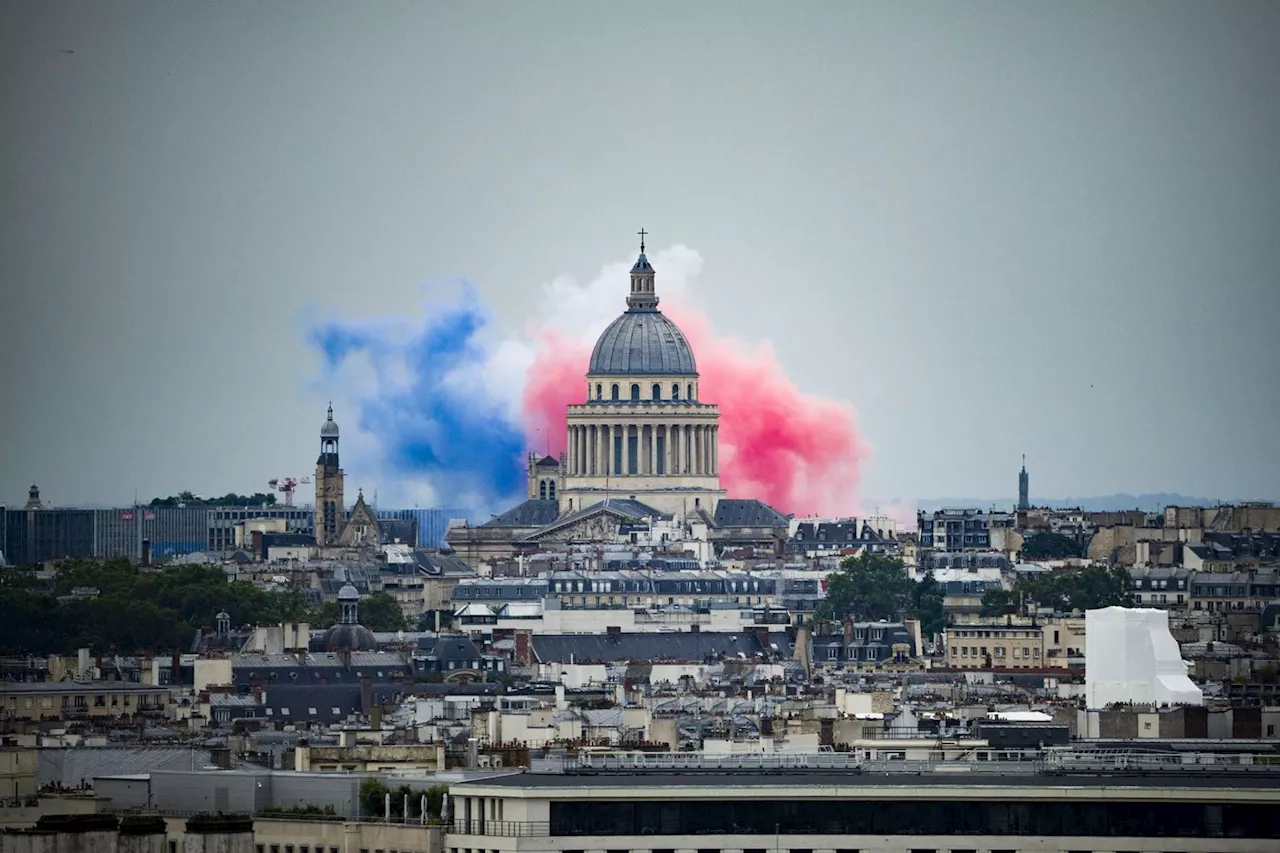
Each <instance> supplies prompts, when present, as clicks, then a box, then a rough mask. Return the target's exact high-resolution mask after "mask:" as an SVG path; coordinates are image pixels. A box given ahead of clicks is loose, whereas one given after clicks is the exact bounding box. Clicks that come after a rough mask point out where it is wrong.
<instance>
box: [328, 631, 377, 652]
mask: <svg viewBox="0 0 1280 853" xmlns="http://www.w3.org/2000/svg"><path fill="white" fill-rule="evenodd" d="M320 642H321V643H323V645H324V650H325V651H326V652H346V651H351V652H376V651H377V650H378V640H377V638H376V637H374V636H373V632H372V631H370V630H369V629H368V628H366V627H365V626H363V625H343V624H338V625H334V626H333V627H332V628H330V629H329V630H328V631H325V632H324V637H323V638H322V639H321V641H320Z"/></svg>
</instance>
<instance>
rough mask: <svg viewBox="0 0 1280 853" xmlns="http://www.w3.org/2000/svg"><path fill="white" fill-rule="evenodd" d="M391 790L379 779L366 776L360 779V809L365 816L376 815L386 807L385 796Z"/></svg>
mask: <svg viewBox="0 0 1280 853" xmlns="http://www.w3.org/2000/svg"><path fill="white" fill-rule="evenodd" d="M389 793H391V790H390V789H389V788H388V787H387V786H386V785H384V784H382V780H381V779H375V778H373V777H372V776H366V777H365V778H364V779H361V780H360V794H359V800H360V811H361V813H363V814H364V816H365V817H377V816H379V815H381V814H382V813H383V812H384V810H385V808H386V796H387V794H389Z"/></svg>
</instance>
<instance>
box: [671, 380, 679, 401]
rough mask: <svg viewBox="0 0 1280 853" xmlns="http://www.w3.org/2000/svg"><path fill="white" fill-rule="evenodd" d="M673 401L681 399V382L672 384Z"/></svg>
mask: <svg viewBox="0 0 1280 853" xmlns="http://www.w3.org/2000/svg"><path fill="white" fill-rule="evenodd" d="M671 399H672V400H679V399H680V383H679V382H673V383H671Z"/></svg>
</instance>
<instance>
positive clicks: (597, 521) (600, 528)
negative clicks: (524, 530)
mask: <svg viewBox="0 0 1280 853" xmlns="http://www.w3.org/2000/svg"><path fill="white" fill-rule="evenodd" d="M624 520H630V516H628V515H626V514H625V513H621V512H618V511H617V510H614V509H610V508H609V507H599V508H597V509H595V510H594V511H592V510H588V511H586V512H584V513H583V514H581V515H578V516H576V517H573V516H570V517H567V518H565V519H563V520H561V521H558V522H554V523H552V524H548V525H547V526H546V527H544V528H542V529H541V530H538V531H535V532H534V533H531V534H530V535H529V536H526V537H525V541H526V542H572V541H579V540H588V541H595V542H599V541H610V540H614V539H617V538H618V537H619V535H620V534H619V533H618V526H619V524H620V523H621V522H623V521H624Z"/></svg>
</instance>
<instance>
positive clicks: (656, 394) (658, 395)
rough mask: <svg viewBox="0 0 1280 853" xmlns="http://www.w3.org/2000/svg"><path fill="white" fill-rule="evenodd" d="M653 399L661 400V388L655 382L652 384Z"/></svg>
mask: <svg viewBox="0 0 1280 853" xmlns="http://www.w3.org/2000/svg"><path fill="white" fill-rule="evenodd" d="M653 399H655V400H661V399H662V386H661V385H659V384H658V383H657V382H655V383H653Z"/></svg>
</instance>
